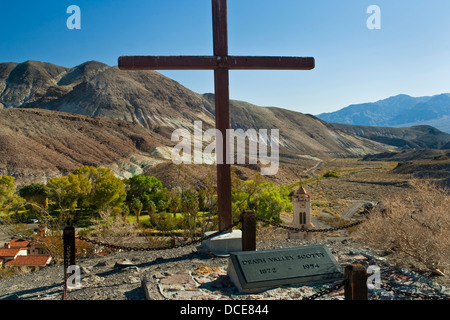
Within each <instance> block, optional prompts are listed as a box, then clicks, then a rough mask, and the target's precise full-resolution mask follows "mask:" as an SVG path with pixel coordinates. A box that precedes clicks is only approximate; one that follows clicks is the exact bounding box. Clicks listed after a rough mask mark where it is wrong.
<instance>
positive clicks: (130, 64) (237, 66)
mask: <svg viewBox="0 0 450 320" xmlns="http://www.w3.org/2000/svg"><path fill="white" fill-rule="evenodd" d="M314 66H315V61H314V58H309V57H306V58H303V57H251V56H224V57H220V56H218V57H215V56H122V57H119V69H121V70H214V69H229V70H311V69H314Z"/></svg>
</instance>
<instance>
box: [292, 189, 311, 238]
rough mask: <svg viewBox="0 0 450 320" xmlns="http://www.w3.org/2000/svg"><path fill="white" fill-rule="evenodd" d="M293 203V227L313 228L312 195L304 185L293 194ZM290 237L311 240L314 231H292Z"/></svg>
mask: <svg viewBox="0 0 450 320" xmlns="http://www.w3.org/2000/svg"><path fill="white" fill-rule="evenodd" d="M292 205H293V215H294V219H293V222H292V224H293V227H294V228H300V229H312V228H314V225H313V224H312V223H311V196H310V195H309V194H308V193H307V192H306V190H305V189H304V188H303V186H300V188H298V190H297V191H296V192H295V193H294V194H293V195H292ZM289 239H304V240H311V239H312V232H301V231H291V232H289Z"/></svg>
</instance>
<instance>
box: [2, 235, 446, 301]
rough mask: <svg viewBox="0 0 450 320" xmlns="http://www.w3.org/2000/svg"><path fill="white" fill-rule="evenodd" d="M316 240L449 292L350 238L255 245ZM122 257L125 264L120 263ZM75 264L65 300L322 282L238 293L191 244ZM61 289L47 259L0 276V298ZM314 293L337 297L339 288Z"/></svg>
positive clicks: (280, 291) (390, 279)
mask: <svg viewBox="0 0 450 320" xmlns="http://www.w3.org/2000/svg"><path fill="white" fill-rule="evenodd" d="M321 243H324V244H326V245H327V246H328V248H329V249H330V251H331V253H332V254H333V255H334V256H335V257H336V259H337V261H338V263H339V264H340V265H341V266H343V267H344V266H345V265H347V264H350V263H355V262H357V263H361V264H363V265H365V266H366V267H368V266H369V265H374V264H375V265H377V266H379V267H380V269H381V281H382V283H388V284H389V285H391V286H393V287H394V288H396V289H399V290H402V291H405V292H409V293H413V294H415V293H425V294H428V295H440V296H442V295H447V296H450V290H449V289H448V288H446V287H444V286H442V285H441V284H439V283H437V282H435V281H433V280H432V279H430V278H427V277H425V276H423V275H420V274H418V273H415V272H413V271H410V270H407V269H401V268H396V267H394V266H393V265H391V264H389V263H388V262H387V260H386V258H385V257H381V256H378V255H376V254H374V253H372V252H370V251H369V250H368V248H365V247H362V246H361V245H360V244H358V243H356V242H354V241H352V240H313V241H309V242H304V241H302V240H278V241H267V242H258V243H257V250H264V249H276V248H287V247H294V246H301V245H310V244H321ZM123 262H126V263H128V265H126V266H123V265H122V266H120V265H119V264H120V263H123ZM77 264H78V265H79V266H80V267H81V271H82V273H81V289H77V290H71V291H70V292H68V294H67V300H146V299H154V300H172V299H186V300H191V299H192V300H199V299H205V300H222V299H230V300H245V299H252V300H262V299H278V300H280V299H281V300H291V299H301V298H302V297H307V296H308V295H311V294H313V293H315V292H317V291H320V290H322V289H324V288H325V287H326V286H327V285H326V284H325V285H324V284H317V285H312V286H300V287H283V288H276V289H271V290H266V291H264V292H262V293H260V294H257V295H244V294H239V293H238V292H237V291H236V288H234V286H233V285H232V284H231V283H230V281H229V279H228V277H227V276H226V270H227V264H228V258H219V257H213V256H211V255H209V254H205V253H200V252H198V251H197V247H196V246H188V247H182V248H176V249H170V250H163V251H149V252H145V251H144V252H114V253H112V254H109V255H106V256H103V257H95V258H91V259H84V260H79V261H77ZM198 270H210V272H199V271H198ZM175 275H176V276H180V277H182V280H180V281H179V283H176V281H175V283H173V279H176V277H174V276H175ZM163 279H165V280H163ZM180 279H181V278H180ZM170 281H172V282H170ZM183 281H184V282H183ZM188 283H189V286H188V285H187V284H188ZM163 284H165V285H163ZM330 285H332V284H330ZM62 289H63V268H62V266H60V265H59V266H58V265H52V266H48V267H46V268H44V269H42V270H40V271H37V272H31V273H27V274H23V275H17V276H12V277H7V278H4V279H1V280H0V300H60V299H61V297H62ZM319 299H325V300H330V299H331V300H342V299H343V290H342V289H341V290H340V291H337V292H335V293H332V294H328V295H325V296H323V297H320V298H319ZM370 299H374V300H402V299H411V298H410V297H407V296H405V295H403V294H396V293H393V292H389V291H386V290H384V289H375V290H370ZM413 299H417V298H413Z"/></svg>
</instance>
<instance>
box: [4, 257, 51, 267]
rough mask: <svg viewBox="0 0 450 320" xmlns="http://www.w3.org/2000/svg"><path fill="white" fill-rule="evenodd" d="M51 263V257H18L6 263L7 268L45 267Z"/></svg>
mask: <svg viewBox="0 0 450 320" xmlns="http://www.w3.org/2000/svg"><path fill="white" fill-rule="evenodd" d="M50 261H51V256H50V255H39V256H18V257H17V258H16V259H14V260H11V261H8V262H6V263H5V266H45V265H46V264H47V263H49V262H50Z"/></svg>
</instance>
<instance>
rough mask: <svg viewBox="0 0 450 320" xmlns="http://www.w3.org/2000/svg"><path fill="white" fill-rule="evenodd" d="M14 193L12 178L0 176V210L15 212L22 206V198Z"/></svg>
mask: <svg viewBox="0 0 450 320" xmlns="http://www.w3.org/2000/svg"><path fill="white" fill-rule="evenodd" d="M15 193H16V184H15V183H14V178H13V177H10V176H0V212H6V213H10V212H13V213H17V212H18V211H19V210H20V209H21V208H22V207H23V203H24V199H22V198H21V197H19V196H18V195H16V194H15Z"/></svg>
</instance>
